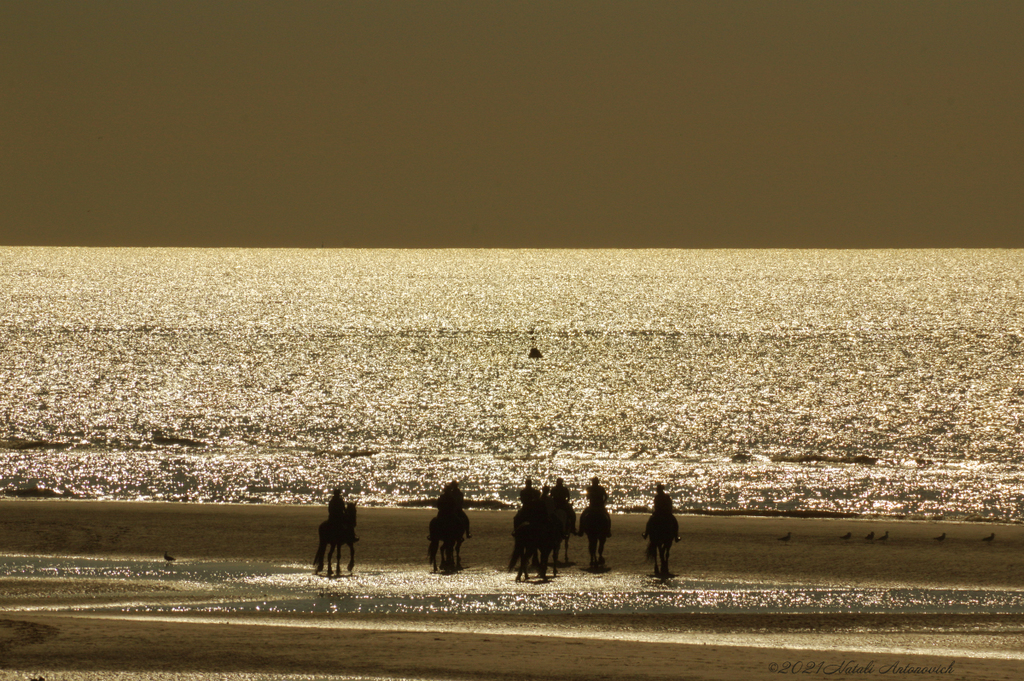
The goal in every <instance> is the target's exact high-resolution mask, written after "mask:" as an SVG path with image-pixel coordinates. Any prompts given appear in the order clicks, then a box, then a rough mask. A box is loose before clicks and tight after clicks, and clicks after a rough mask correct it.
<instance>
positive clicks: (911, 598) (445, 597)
mask: <svg viewBox="0 0 1024 681" xmlns="http://www.w3.org/2000/svg"><path fill="white" fill-rule="evenodd" d="M0 577H26V578H40V577H43V578H49V579H54V580H63V581H73V580H76V579H86V578H94V579H117V580H124V579H133V580H155V581H158V582H161V583H169V584H175V583H178V584H183V585H185V586H187V587H188V588H189V589H192V590H198V591H201V592H204V593H206V592H209V593H213V594H214V595H213V596H211V597H210V599H209V600H208V601H206V602H195V600H194V599H192V600H191V601H190V602H180V603H167V602H166V601H161V602H144V601H143V602H139V601H137V600H135V601H130V602H126V603H121V604H115V605H102V606H96V605H91V604H89V605H81V604H79V605H70V606H69V605H62V606H59V607H61V608H67V607H71V608H73V609H76V610H81V609H86V610H90V611H96V610H100V611H109V612H118V613H174V614H184V613H192V614H206V615H228V614H230V615H238V614H252V615H296V616H299V615H310V614H403V615H440V614H449V615H451V614H456V615H458V614H485V615H486V614H510V613H519V614H558V613H567V614H577V615H581V614H621V613H637V614H671V613H721V614H737V613H790V614H794V613H797V614H798V613H849V612H853V613H873V614H879V613H888V614H896V613H916V614H928V613H933V614H952V613H964V614H974V615H979V614H1021V613H1024V591H1020V590H1006V589H955V588H943V589H938V588H921V587H902V586H894V587H887V588H863V587H861V588H854V587H849V586H841V585H835V586H821V585H801V584H780V583H770V584H767V583H759V582H728V583H725V582H709V581H703V580H692V579H687V578H684V577H678V578H677V577H673V578H669V579H660V578H654V577H652V576H645V575H637V574H627V573H616V572H605V573H597V574H592V573H589V572H586V571H580V570H574V569H569V570H563V571H562V572H561V574H560V575H559V576H558V577H556V578H554V579H550V580H548V581H546V582H540V581H538V580H533V581H532V582H528V583H518V582H515V581H513V580H512V579H511V578H510V576H509V575H508V573H506V572H503V571H496V570H466V571H463V572H460V573H458V574H454V575H451V574H424V572H423V571H422V570H420V569H415V570H412V569H403V568H397V567H396V568H393V569H369V570H360V571H358V572H356V573H354V574H352V575H346V576H344V577H340V578H336V579H333V580H328V579H325V578H323V577H318V576H312V575H310V574H309V570H308V569H307V568H305V567H299V566H290V567H289V566H271V565H266V564H251V563H216V562H192V563H189V562H185V563H174V564H171V565H168V564H166V563H163V562H160V563H152V562H145V561H123V560H121V561H113V560H96V559H83V558H49V557H18V556H5V557H4V560H3V562H2V563H0ZM86 600H88V599H86ZM19 607H20V609H24V606H19ZM42 607H44V608H46V609H51V608H53V607H55V606H53V605H46V606H42Z"/></svg>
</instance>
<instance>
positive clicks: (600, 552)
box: [597, 537, 604, 565]
mask: <svg viewBox="0 0 1024 681" xmlns="http://www.w3.org/2000/svg"><path fill="white" fill-rule="evenodd" d="M597 564H598V565H604V537H601V538H600V539H598V540H597Z"/></svg>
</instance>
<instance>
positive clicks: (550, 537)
mask: <svg viewBox="0 0 1024 681" xmlns="http://www.w3.org/2000/svg"><path fill="white" fill-rule="evenodd" d="M513 525H514V526H515V530H513V532H512V536H514V537H515V540H516V541H515V547H514V548H513V549H512V557H511V558H510V559H509V562H508V570H509V572H511V571H512V569H513V568H514V567H515V566H516V561H518V562H519V570H518V571H517V572H516V581H517V582H518V581H521V580H523V579H529V569H530V563H531V562H535V563H536V567H537V576H538V577H540V579H542V580H546V579H547V571H548V559H549V558H550V556H551V555H552V554H555V555H557V551H558V546H559V544H561V543H562V539H563V538H564V536H565V530H564V529H563V528H564V526H563V525H562V520H561V518H560V517H559V515H558V514H557V513H549V512H548V510H547V509H546V508H545V507H544V503H543V502H541V501H535V502H531V503H529V504H527V505H525V506H523V508H521V509H520V510H519V512H518V513H516V517H515V520H514V521H513ZM551 576H552V577H557V576H558V566H557V565H555V563H554V562H552V563H551Z"/></svg>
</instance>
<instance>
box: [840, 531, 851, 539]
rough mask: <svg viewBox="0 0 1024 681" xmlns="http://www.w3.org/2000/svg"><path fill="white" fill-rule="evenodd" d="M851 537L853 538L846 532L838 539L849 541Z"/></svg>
mask: <svg viewBox="0 0 1024 681" xmlns="http://www.w3.org/2000/svg"><path fill="white" fill-rule="evenodd" d="M852 536H853V532H847V533H846V534H844V535H843V536H842V537H840V539H849V538H850V537H852Z"/></svg>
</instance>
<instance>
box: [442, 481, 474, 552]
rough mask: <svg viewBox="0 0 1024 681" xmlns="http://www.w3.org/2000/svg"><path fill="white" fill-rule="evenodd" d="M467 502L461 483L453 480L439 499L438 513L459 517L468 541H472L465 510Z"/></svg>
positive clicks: (445, 487)
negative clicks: (460, 487) (460, 486)
mask: <svg viewBox="0 0 1024 681" xmlns="http://www.w3.org/2000/svg"><path fill="white" fill-rule="evenodd" d="M465 500H466V498H465V496H464V495H463V494H462V490H461V489H459V481H458V480H452V481H451V482H449V483H448V484H447V485H445V486H444V489H443V490H441V496H439V497H438V498H437V511H438V513H439V514H440V513H451V514H453V515H457V516H459V518H460V519H461V520H462V523H463V526H464V527H465V528H466V539H470V538H472V535H471V534H470V532H469V516H468V515H466V511H465V510H463V505H464V504H465Z"/></svg>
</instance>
